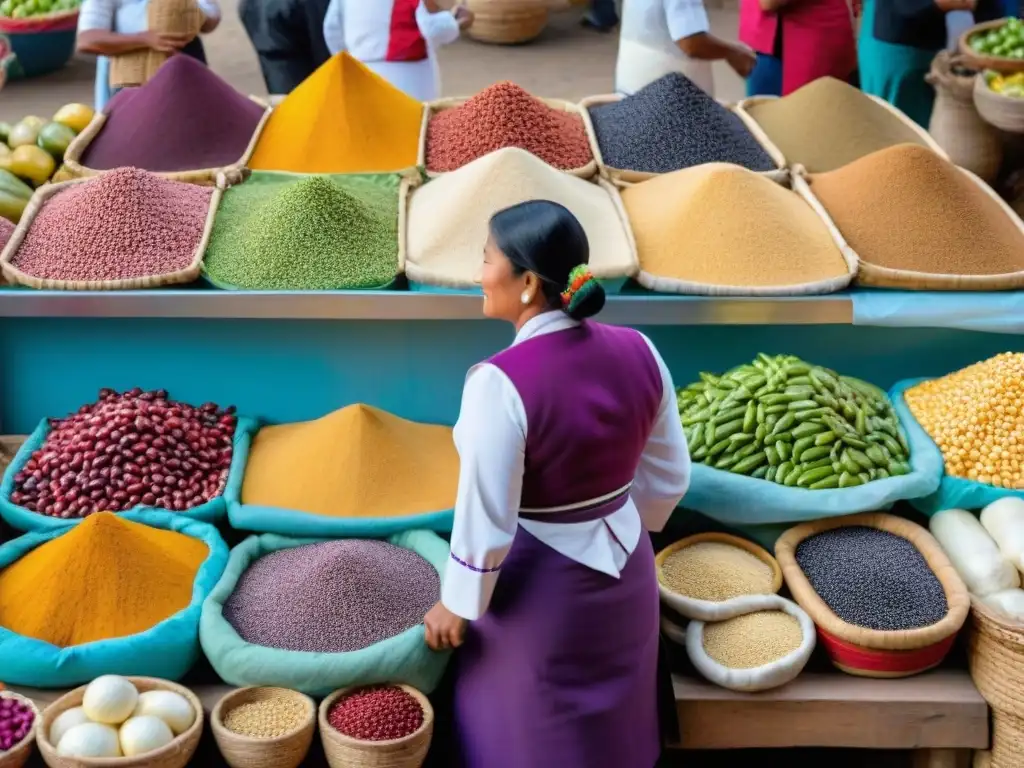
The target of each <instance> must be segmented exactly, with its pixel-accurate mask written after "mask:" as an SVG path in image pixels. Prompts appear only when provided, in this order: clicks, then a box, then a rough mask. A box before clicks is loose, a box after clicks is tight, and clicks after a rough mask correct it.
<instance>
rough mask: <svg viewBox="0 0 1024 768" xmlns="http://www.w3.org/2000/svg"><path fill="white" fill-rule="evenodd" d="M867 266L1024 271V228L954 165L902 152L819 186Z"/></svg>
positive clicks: (924, 153) (815, 187)
mask: <svg viewBox="0 0 1024 768" xmlns="http://www.w3.org/2000/svg"><path fill="white" fill-rule="evenodd" d="M811 190H812V191H813V192H814V194H815V196H816V197H817V198H818V199H819V200H820V201H821V204H822V205H823V206H824V207H825V210H826V211H828V214H829V216H831V217H832V220H833V221H834V222H835V224H836V226H837V227H838V228H839V231H840V232H842V233H843V237H844V238H846V241H847V242H848V243H849V244H850V247H851V248H853V250H854V251H856V252H857V255H858V256H859V257H860V259H861V261H864V262H867V263H869V264H875V265H877V266H880V267H889V268H891V269H906V270H912V271H915V272H925V273H927V274H932V275H999V274H1005V273H1007V272H1017V271H1020V270H1024V234H1022V233H1021V230H1020V225H1019V223H1017V222H1015V221H1014V220H1013V219H1012V218H1010V217H1009V216H1007V215H1006V213H1005V212H1004V211H1003V209H1002V207H1001V206H1000V205H999V204H998V203H997V202H996V201H995V200H993V199H992V198H991V197H989V195H988V194H986V193H985V192H984V191H983V190H982V189H981V188H980V187H979V186H978V185H977V184H976V183H975V182H974V181H972V180H971V179H970V178H968V177H967V176H966V175H965V174H964V173H963V172H962V171H960V170H959V169H958V168H957V167H956V166H954V165H953V164H952V163H950V162H949V161H948V160H943V159H942V158H941V157H939V156H938V155H936V154H935V153H934V152H931V151H929V150H927V149H924V148H923V147H916V146H911V145H907V144H902V145H900V146H898V147H892V148H890V149H885V150H882V151H881V152H876V153H875V154H873V155H869V156H867V157H865V158H863V159H862V160H858V161H857V162H855V163H851V164H850V165H848V166H846V167H845V168H840V169H839V170H838V171H833V172H831V173H822V174H819V175H815V176H813V177H812V178H811Z"/></svg>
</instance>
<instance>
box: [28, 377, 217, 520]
mask: <svg viewBox="0 0 1024 768" xmlns="http://www.w3.org/2000/svg"><path fill="white" fill-rule="evenodd" d="M235 423H236V419H235V416H234V407H230V408H228V409H227V410H224V411H222V410H220V408H218V407H217V405H215V404H214V403H206V404H205V405H202V406H199V407H196V406H192V405H188V404H187V403H179V402H175V401H173V400H169V399H168V397H167V392H166V390H162V389H161V390H156V391H153V392H143V391H142V389H141V388H139V387H136V388H135V389H132V390H129V391H127V392H124V393H120V394H119V393H117V392H115V391H114V390H112V389H103V390H100V396H99V400H98V401H97V402H96V403H93V404H90V405H83V406H82V407H81V408H79V409H78V412H77V413H74V414H72V415H70V416H68V417H66V418H63V419H51V420H50V431H49V433H47V435H46V440H45V441H44V442H43V445H42V446H41V447H40V448H39V449H38V450H36V451H34V452H33V453H32V456H31V457H30V458H29V460H28V462H26V464H25V466H24V467H23V468H22V469H21V470H20V471H19V472H17V473H16V474H15V475H14V490H13V491H12V493H11V502H12V503H14V504H17V505H18V506H21V507H24V508H25V509H27V510H29V511H30V512H38V513H39V514H42V515H49V516H51V517H61V518H78V517H85V516H86V515H90V514H93V513H95V512H100V511H109V512H123V511H125V510H128V509H131V508H132V507H135V506H138V505H139V504H144V505H146V506H155V507H160V508H162V509H167V510H171V511H174V512H184V511H185V510H188V509H191V508H192V507H196V506H199V505H200V504H204V503H205V502H207V501H210V500H211V499H213V498H216V497H217V496H219V495H220V494H221V493H222V492H223V490H224V485H225V483H226V482H227V476H228V470H229V469H230V467H231V457H232V454H233V451H234V447H233V440H234V434H235Z"/></svg>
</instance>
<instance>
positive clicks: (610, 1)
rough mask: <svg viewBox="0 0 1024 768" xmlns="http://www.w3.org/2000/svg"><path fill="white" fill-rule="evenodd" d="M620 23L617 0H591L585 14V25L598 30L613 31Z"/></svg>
mask: <svg viewBox="0 0 1024 768" xmlns="http://www.w3.org/2000/svg"><path fill="white" fill-rule="evenodd" d="M618 25H619V12H618V10H616V8H615V0H590V4H589V5H588V6H587V10H586V11H585V12H584V14H583V26H585V27H589V28H590V29H594V30H597V31H598V32H611V31H612V30H613V29H615V28H616V27H617V26H618Z"/></svg>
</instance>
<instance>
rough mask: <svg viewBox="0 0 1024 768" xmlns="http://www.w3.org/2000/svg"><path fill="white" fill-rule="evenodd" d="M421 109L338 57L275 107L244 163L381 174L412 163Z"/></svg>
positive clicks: (302, 170) (358, 65)
mask: <svg viewBox="0 0 1024 768" xmlns="http://www.w3.org/2000/svg"><path fill="white" fill-rule="evenodd" d="M424 109H425V107H424V105H423V104H422V103H420V102H418V101H416V100H415V99H413V98H412V97H410V96H407V95H406V94H404V93H403V92H402V91H400V90H398V89H397V88H395V87H394V86H393V85H391V83H389V82H388V81H387V80H385V79H384V78H382V77H380V76H379V75H377V74H376V73H374V72H372V71H370V70H369V69H367V68H366V67H365V66H364V65H363V64H362V63H361V62H359V61H358V60H356V59H354V58H352V57H351V56H349V55H348V54H347V53H339V54H338V55H336V56H334V57H332V58H331V59H329V60H328V61H326V62H325V63H324V64H323V65H321V67H320V68H319V69H317V71H316V72H314V73H313V74H312V75H310V76H309V77H307V78H306V79H305V80H304V81H303V82H302V83H301V84H300V85H299V87H298V88H296V89H295V90H294V91H292V92H291V93H290V94H288V96H286V97H285V99H284V101H282V102H281V103H280V104H278V105H277V107H276V108H275V109H274V111H273V112H272V113H271V115H270V117H269V118H268V120H267V122H266V125H264V127H263V132H262V133H261V134H260V138H259V141H258V142H257V144H256V150H255V152H254V153H253V156H252V159H251V160H250V162H249V166H250V167H251V168H253V169H255V170H261V171H290V172H292V173H383V172H389V171H400V170H403V169H405V168H409V167H411V166H414V165H416V161H417V158H418V156H419V142H420V131H421V129H422V127H423V112H424Z"/></svg>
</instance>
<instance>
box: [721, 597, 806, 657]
mask: <svg viewBox="0 0 1024 768" xmlns="http://www.w3.org/2000/svg"><path fill="white" fill-rule="evenodd" d="M802 641H803V634H802V632H801V630H800V622H798V621H797V620H796V619H795V618H794V617H792V616H790V615H789V614H788V613H785V612H784V611H757V612H756V613H748V614H746V615H744V616H737V617H736V618H734V619H728V620H726V621H718V622H713V623H710V624H706V625H705V626H704V651H705V653H707V655H708V656H710V657H711V658H712V659H714V660H715V661H717V662H718V663H719V664H721V665H722V666H723V667H729V668H730V669H753V668H754V667H763V666H764V665H765V664H770V663H771V662H773V661H778V660H779V659H781V658H783V657H784V656H786V655H787V654H790V653H792V652H793V651H795V650H796V649H797V648H799V647H800V643H801V642H802Z"/></svg>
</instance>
